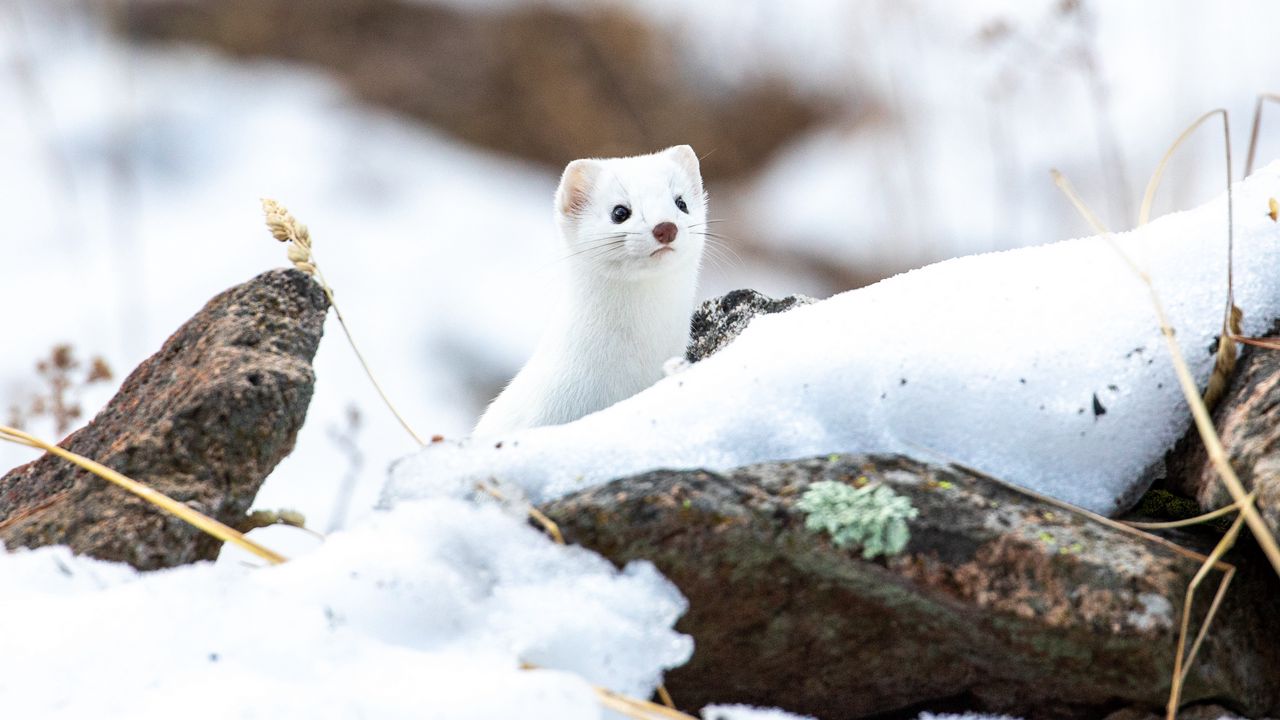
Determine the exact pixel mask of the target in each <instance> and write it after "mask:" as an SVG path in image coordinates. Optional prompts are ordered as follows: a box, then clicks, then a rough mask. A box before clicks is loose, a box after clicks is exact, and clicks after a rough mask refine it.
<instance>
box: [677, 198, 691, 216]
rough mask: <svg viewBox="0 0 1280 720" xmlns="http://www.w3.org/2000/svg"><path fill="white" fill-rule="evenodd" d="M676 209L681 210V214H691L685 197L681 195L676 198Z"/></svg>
mask: <svg viewBox="0 0 1280 720" xmlns="http://www.w3.org/2000/svg"><path fill="white" fill-rule="evenodd" d="M676 207H678V208H680V212H682V213H684V214H685V215H688V214H689V206H688V205H685V204H684V197H683V196H681V195H677V196H676Z"/></svg>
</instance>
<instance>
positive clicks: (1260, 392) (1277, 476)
mask: <svg viewBox="0 0 1280 720" xmlns="http://www.w3.org/2000/svg"><path fill="white" fill-rule="evenodd" d="M1272 335H1273V336H1280V333H1275V332H1273V333H1272ZM1272 340H1273V341H1274V340H1280V337H1273V338H1272ZM1214 425H1215V426H1216V427H1217V430H1218V436H1219V437H1221V438H1222V445H1223V447H1224V448H1226V451H1227V459H1228V460H1229V461H1230V462H1231V466H1232V467H1233V468H1234V469H1235V471H1236V474H1237V475H1238V476H1239V478H1240V482H1241V483H1243V484H1244V486H1245V489H1246V491H1248V490H1253V489H1255V488H1256V489H1257V490H1258V499H1257V506H1258V510H1259V512H1260V513H1261V515H1262V518H1263V520H1265V521H1266V523H1267V525H1268V526H1269V527H1270V528H1271V531H1272V532H1273V533H1275V534H1276V535H1277V536H1280V352H1277V351H1275V350H1266V349H1262V348H1249V349H1248V350H1247V351H1246V352H1245V353H1244V354H1243V355H1242V357H1241V360H1240V363H1239V364H1238V366H1237V369H1236V372H1235V374H1234V376H1233V378H1232V381H1231V384H1230V385H1229V387H1228V389H1227V393H1226V395H1225V396H1224V397H1223V399H1222V401H1221V402H1220V403H1219V404H1218V407H1217V409H1216V411H1215V412H1214ZM1169 464H1170V468H1171V472H1170V480H1169V482H1170V484H1171V486H1172V487H1173V488H1174V489H1175V490H1177V491H1179V492H1181V493H1183V494H1185V495H1187V496H1188V497H1192V498H1195V500H1196V501H1197V502H1198V503H1199V504H1200V507H1201V508H1202V509H1204V510H1206V511H1208V510H1213V509H1216V508H1220V507H1222V506H1223V505H1227V504H1230V503H1231V496H1230V494H1229V493H1228V492H1227V490H1226V487H1225V486H1224V485H1223V484H1222V481H1221V480H1220V479H1219V478H1218V473H1217V471H1216V470H1214V468H1213V464H1212V463H1210V462H1209V456H1208V453H1206V452H1205V449H1204V443H1202V442H1201V441H1200V437H1199V435H1198V434H1197V433H1196V431H1195V428H1192V429H1191V430H1190V432H1189V433H1188V435H1187V437H1186V438H1185V439H1184V440H1183V441H1182V443H1180V444H1179V447H1178V448H1177V449H1176V450H1175V455H1174V457H1173V458H1172V459H1171V461H1170V463H1169Z"/></svg>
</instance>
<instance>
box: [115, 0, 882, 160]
mask: <svg viewBox="0 0 1280 720" xmlns="http://www.w3.org/2000/svg"><path fill="white" fill-rule="evenodd" d="M126 7H127V8H128V9H127V13H126V14H125V18H126V21H127V23H128V25H127V31H128V32H129V33H130V34H131V35H132V36H133V37H135V38H139V39H144V40H165V41H176V42H184V43H189V42H203V43H209V44H212V45H214V46H216V47H218V48H221V49H223V50H225V51H228V52H231V53H234V54H236V55H240V56H251V57H271V58H280V59H286V60H291V61H301V62H305V63H310V64H312V65H315V66H317V67H320V68H322V69H324V70H327V71H329V72H332V73H334V74H335V75H336V76H337V77H338V78H340V79H341V81H342V82H343V83H344V84H345V85H346V86H347V87H348V88H349V89H350V90H351V91H352V92H353V93H354V94H355V95H357V96H359V97H361V98H363V99H364V100H367V101H370V102H373V103H377V104H379V105H382V106H384V107H389V108H391V109H393V110H396V111H398V112H402V113H406V114H408V115H410V116H412V117H415V118H418V119H420V120H423V121H426V122H428V123H431V124H432V125H434V126H436V127H438V128H441V129H443V130H444V131H446V132H448V133H451V134H453V135H454V136H456V137H459V138H461V139H463V140H466V141H468V142H471V143H474V144H476V145H480V146H482V147H487V148H491V149H494V150H498V151H500V152H506V153H511V154H514V155H516V156H519V157H523V158H528V159H532V160H535V161H538V162H542V163H546V164H548V165H551V166H553V167H555V168H556V169H560V168H563V167H564V165H565V164H566V163H568V162H569V161H570V160H573V159H575V158H580V157H618V156H622V155H634V154H638V153H648V152H653V151H654V150H657V149H659V148H662V147H666V146H669V145H677V144H682V143H688V144H690V145H692V146H693V147H694V148H697V149H698V150H699V152H701V153H707V154H706V155H705V156H704V157H703V160H702V172H703V176H704V177H706V178H708V179H712V180H714V179H720V178H724V177H730V176H736V175H742V174H745V173H747V172H749V171H751V170H754V169H756V168H758V167H760V166H761V165H762V164H763V163H764V161H765V160H766V159H767V158H768V157H769V156H770V155H772V154H773V153H774V151H776V150H777V149H779V148H780V147H781V146H782V145H783V144H784V143H786V142H787V141H789V140H791V139H794V138H795V137H797V136H798V135H799V134H800V133H802V132H803V131H804V130H806V129H808V128H811V127H814V126H816V125H817V124H818V123H819V121H820V120H822V119H823V118H824V117H826V116H828V115H831V114H832V112H833V107H827V106H828V105H830V104H831V103H826V102H819V101H815V100H814V99H812V98H810V97H805V96H802V95H800V94H798V93H796V92H795V91H794V90H791V89H788V88H787V87H786V86H785V85H784V84H782V83H781V82H770V81H765V80H760V79H759V78H753V79H743V80H737V81H733V82H731V83H729V82H719V81H717V80H716V79H715V78H714V77H710V76H708V74H707V73H705V72H698V71H696V70H695V69H694V68H693V67H692V66H693V63H694V62H695V61H696V59H695V58H694V57H693V55H692V54H690V53H689V52H688V51H687V49H685V48H682V47H681V44H680V43H679V42H678V41H677V39H676V38H675V37H673V33H671V32H669V31H668V32H664V31H663V30H661V29H659V28H654V27H651V26H649V25H647V24H645V23H644V22H643V21H641V20H640V19H639V18H637V17H634V16H632V15H629V14H627V13H626V12H625V11H624V10H622V9H620V8H608V9H605V8H584V9H582V10H581V11H569V10H565V9H560V8H556V7H554V6H553V5H548V4H542V3H530V4H521V5H520V6H517V7H509V8H502V9H499V8H493V7H490V8H485V9H484V10H482V11H476V10H469V11H468V10H461V9H459V8H458V7H456V6H455V7H450V6H449V4H443V3H421V2H403V1H402V0H129V1H128V2H126ZM866 114H869V112H868V113H864V115H866ZM712 150H714V152H710V151H712Z"/></svg>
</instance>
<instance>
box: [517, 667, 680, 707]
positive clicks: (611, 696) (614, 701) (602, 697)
mask: <svg viewBox="0 0 1280 720" xmlns="http://www.w3.org/2000/svg"><path fill="white" fill-rule="evenodd" d="M520 668H521V669H523V670H542V669H544V668H542V667H541V666H539V665H534V664H533V663H527V662H526V663H520ZM658 688H659V691H660V692H663V693H665V692H666V690H665V688H663V687H662V686H661V685H659V686H658ZM591 689H592V690H593V691H595V694H596V699H597V700H599V701H600V704H601V705H603V706H605V707H607V708H609V709H610V710H613V711H614V712H619V713H622V714H623V715H626V716H627V717H629V718H635V720H698V719H697V718H695V717H693V716H692V715H686V714H685V713H682V712H680V711H679V710H676V709H675V708H674V707H664V706H662V705H659V704H657V703H653V702H649V701H648V700H637V699H636V698H633V697H628V696H626V695H623V694H622V693H617V692H614V691H612V690H609V689H608V688H602V687H600V686H598V685H592V686H591ZM670 697H671V696H670V695H667V698H670Z"/></svg>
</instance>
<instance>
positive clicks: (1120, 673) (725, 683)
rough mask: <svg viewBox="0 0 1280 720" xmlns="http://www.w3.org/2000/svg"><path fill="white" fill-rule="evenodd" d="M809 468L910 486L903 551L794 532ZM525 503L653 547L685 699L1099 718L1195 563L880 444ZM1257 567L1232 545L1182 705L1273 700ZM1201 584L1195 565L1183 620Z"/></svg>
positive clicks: (1170, 613) (1268, 588)
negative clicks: (1235, 567)
mask: <svg viewBox="0 0 1280 720" xmlns="http://www.w3.org/2000/svg"><path fill="white" fill-rule="evenodd" d="M819 481H836V482H842V483H850V484H854V485H858V484H863V483H879V484H882V485H883V486H886V487H889V488H891V489H892V490H893V491H894V492H895V493H896V494H898V495H900V496H903V497H905V498H908V499H909V500H910V503H911V506H912V507H913V508H915V509H916V510H917V511H918V514H917V516H916V517H914V518H912V519H910V520H909V521H908V525H909V530H910V537H909V539H908V541H907V543H906V547H905V549H904V550H903V551H902V552H901V553H899V554H896V555H892V556H890V557H887V558H880V559H877V560H865V559H863V557H862V553H861V552H860V551H859V549H858V548H856V547H848V548H839V547H837V546H836V545H835V544H834V543H833V542H832V540H831V538H830V537H829V536H828V535H826V534H822V533H816V532H813V531H811V530H808V529H806V527H805V524H806V523H805V520H806V517H805V513H803V512H802V511H800V510H799V509H798V508H797V502H798V500H799V499H800V498H801V497H802V496H803V495H804V494H805V492H806V490H807V489H808V488H809V487H810V486H811V485H812V484H813V483H816V482H819ZM542 509H543V510H544V511H545V512H546V513H547V514H548V515H550V516H551V517H552V518H553V519H555V520H556V521H557V522H558V523H560V526H561V529H562V530H563V531H564V532H565V535H566V536H567V537H568V538H569V539H570V540H571V541H572V542H576V543H580V544H582V545H584V546H586V547H588V548H591V549H593V550H596V551H598V552H601V553H603V554H604V555H606V556H607V557H609V558H610V559H612V560H613V561H615V562H618V563H622V562H626V561H628V560H633V559H639V558H644V559H648V560H651V561H653V562H654V563H655V564H656V565H657V566H658V568H659V569H660V570H661V571H662V572H663V574H665V575H666V576H667V577H668V578H670V579H671V580H672V581H673V582H674V583H675V584H676V585H677V586H678V587H679V588H680V590H681V592H683V593H684V595H685V596H686V597H687V598H688V599H689V606H690V610H689V613H688V615H687V616H686V617H685V618H684V619H683V620H682V621H681V623H680V625H679V628H680V629H681V630H683V631H684V632H687V633H690V634H691V635H692V636H693V637H694V640H695V644H696V650H695V653H694V657H693V659H692V661H690V663H689V664H688V665H686V666H684V667H682V668H678V669H676V670H675V671H673V672H672V673H670V674H669V675H668V676H667V678H666V682H667V686H668V688H670V690H671V691H672V693H673V695H674V696H675V697H676V698H677V699H678V700H679V701H680V702H681V703H682V704H684V705H685V706H687V707H689V708H697V707H699V706H701V705H702V704H704V703H707V702H712V701H714V702H739V703H748V704H753V705H764V706H777V707H782V708H784V709H787V710H790V711H793V712H801V713H808V714H812V715H814V716H817V717H829V718H845V717H861V716H863V715H867V714H871V713H880V712H888V711H893V710H900V709H903V708H908V707H927V706H928V704H929V703H941V704H940V705H939V706H938V707H939V708H947V707H955V704H956V699H957V698H963V699H964V703H965V704H967V705H969V706H970V707H972V708H973V709H979V710H985V711H991V712H1004V713H1011V714H1015V715H1020V716H1023V717H1027V718H1047V717H1055V718H1071V717H1079V718H1085V717H1088V718H1096V717H1101V716H1103V715H1105V714H1106V711H1107V710H1111V709H1114V708H1116V707H1118V706H1119V705H1121V704H1123V703H1134V704H1137V705H1139V706H1141V707H1147V708H1150V709H1151V710H1152V711H1158V710H1159V709H1160V708H1161V707H1162V706H1163V704H1164V702H1165V700H1166V698H1167V695H1168V691H1169V682H1170V677H1171V672H1172V668H1173V660H1174V652H1175V646H1176V641H1177V627H1178V622H1179V613H1180V609H1181V606H1182V602H1183V596H1184V592H1185V589H1186V586H1187V584H1188V582H1189V581H1190V580H1191V578H1192V576H1193V575H1194V574H1195V572H1196V570H1197V568H1198V567H1199V565H1200V563H1201V561H1202V557H1200V556H1198V555H1197V554H1196V553H1193V552H1190V551H1188V550H1185V549H1183V548H1180V547H1177V546H1174V545H1173V544H1172V543H1169V542H1166V541H1163V540H1160V539H1158V538H1155V537H1152V536H1150V535H1146V534H1143V533H1139V532H1136V531H1133V530H1131V529H1128V528H1125V527H1123V526H1120V525H1118V524H1117V523H1113V522H1110V521H1106V520H1103V519H1100V518H1098V517H1097V516H1094V515H1090V514H1087V513H1084V512H1080V511H1076V510H1072V509H1069V508H1067V507H1065V506H1061V505H1059V504H1056V503H1050V502H1046V501H1043V500H1040V499H1037V498H1036V497H1035V496H1032V495H1030V494H1027V493H1025V492H1023V491H1020V490H1018V489H1016V488H1013V487H1011V486H1007V485H1005V484H1003V483H1000V482H998V481H995V480H993V479H991V478H988V477H986V476H982V475H979V474H976V473H973V472H970V471H967V470H963V469H959V468H956V467H941V466H936V465H928V464H924V463H920V462H917V461H914V460H910V459H907V458H902V457H897V456H852V455H850V456H832V457H829V458H816V459H809V460H798V461H792V462H777V463H765V464H760V465H753V466H749V467H745V468H740V469H738V470H734V471H731V472H727V473H711V472H705V471H668V470H662V471H655V472H649V473H644V474H641V475H637V476H634V477H630V478H624V479H619V480H616V481H614V482H611V483H608V484H606V485H602V486H598V487H595V488H592V489H589V490H585V491H582V492H580V493H577V494H575V495H571V496H568V497H565V498H562V499H559V500H556V501H554V502H551V503H548V504H546V505H544V506H542ZM1256 560H1258V558H1254V557H1253V556H1249V555H1246V556H1244V557H1243V558H1242V559H1239V562H1240V574H1239V575H1238V576H1237V578H1236V581H1235V583H1234V584H1233V586H1232V589H1231V592H1230V593H1229V594H1228V595H1227V599H1226V603H1225V605H1224V607H1223V608H1222V610H1221V611H1220V612H1219V615H1218V619H1217V621H1216V622H1215V624H1214V627H1213V630H1212V632H1210V634H1209V636H1208V638H1207V639H1206V641H1205V645H1204V647H1203V648H1202V650H1201V653H1200V656H1199V658H1198V659H1197V661H1196V663H1195V665H1194V667H1193V668H1192V671H1191V675H1190V677H1189V678H1188V682H1187V686H1186V692H1185V695H1184V697H1185V699H1186V700H1187V701H1188V702H1195V701H1198V700H1203V699H1209V698H1212V699H1214V700H1215V701H1217V702H1221V703H1224V704H1228V705H1230V706H1232V707H1235V708H1238V709H1241V710H1244V711H1245V712H1247V713H1248V714H1250V715H1251V716H1258V715H1262V714H1265V713H1268V712H1270V713H1275V712H1277V711H1280V643H1276V642H1275V641H1274V638H1277V637H1280V616H1278V615H1277V614H1276V613H1275V612H1274V600H1273V598H1274V597H1275V596H1276V593H1277V592H1278V591H1280V590H1278V589H1277V585H1280V583H1278V582H1277V579H1276V578H1275V577H1274V575H1273V574H1271V573H1270V572H1269V571H1268V569H1267V568H1266V567H1265V564H1264V563H1261V562H1256ZM1233 562H1235V560H1233ZM1220 579H1221V575H1220V574H1219V573H1212V574H1211V575H1210V576H1209V580H1208V582H1207V584H1206V586H1205V589H1203V590H1202V591H1201V595H1200V597H1201V599H1202V602H1198V604H1197V608H1196V618H1197V622H1198V618H1199V617H1201V616H1202V614H1203V612H1204V607H1205V605H1206V604H1207V601H1208V598H1209V597H1210V596H1211V595H1212V588H1213V587H1215V586H1216V584H1217V582H1218V580H1220ZM1193 627H1195V623H1193ZM946 703H950V705H948V704H946ZM922 704H923V705H922Z"/></svg>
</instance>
